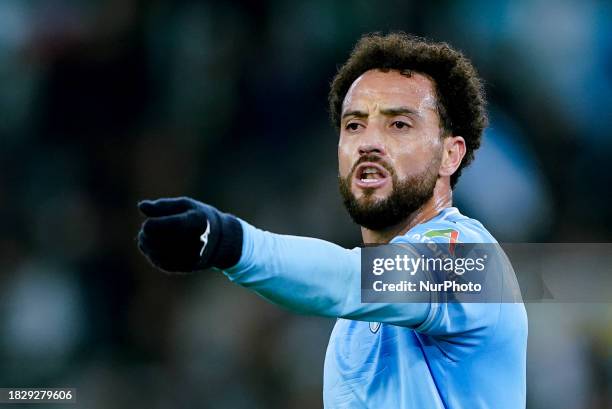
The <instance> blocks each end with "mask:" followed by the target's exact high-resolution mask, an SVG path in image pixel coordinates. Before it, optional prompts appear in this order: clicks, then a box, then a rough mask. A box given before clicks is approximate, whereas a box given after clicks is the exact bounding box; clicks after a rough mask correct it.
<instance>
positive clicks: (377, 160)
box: [348, 154, 395, 178]
mask: <svg viewBox="0 0 612 409" xmlns="http://www.w3.org/2000/svg"><path fill="white" fill-rule="evenodd" d="M364 162H372V163H376V164H378V165H380V166H382V167H383V168H385V170H386V171H387V172H389V175H391V176H395V169H393V167H392V166H391V165H390V164H389V163H387V162H386V161H385V160H384V159H382V158H381V157H380V156H379V155H372V154H370V155H363V156H361V157H360V158H359V159H357V161H356V162H355V163H354V164H353V167H352V168H351V171H350V172H349V175H348V176H349V178H350V177H352V176H353V175H354V174H355V169H357V166H359V165H361V164H362V163H364Z"/></svg>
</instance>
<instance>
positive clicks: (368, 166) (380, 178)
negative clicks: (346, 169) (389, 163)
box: [354, 162, 389, 189]
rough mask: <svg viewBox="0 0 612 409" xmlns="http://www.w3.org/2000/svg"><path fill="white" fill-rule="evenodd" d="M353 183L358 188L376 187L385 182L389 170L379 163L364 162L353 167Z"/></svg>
mask: <svg viewBox="0 0 612 409" xmlns="http://www.w3.org/2000/svg"><path fill="white" fill-rule="evenodd" d="M354 174H355V176H354V180H355V184H356V185H357V186H358V187H360V188H364V189H365V188H370V189H372V188H378V187H381V186H383V185H384V184H385V183H387V180H388V179H389V172H387V170H386V169H385V168H383V167H382V166H380V165H379V164H376V163H373V162H365V163H362V164H360V165H359V166H358V167H357V169H355V173H354Z"/></svg>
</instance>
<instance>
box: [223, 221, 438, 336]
mask: <svg viewBox="0 0 612 409" xmlns="http://www.w3.org/2000/svg"><path fill="white" fill-rule="evenodd" d="M241 223H242V228H243V248H242V256H241V258H240V261H239V263H238V264H237V265H236V266H234V267H232V268H230V269H227V270H226V271H225V274H226V275H227V276H228V277H229V279H230V280H232V281H233V282H235V283H237V284H239V285H241V286H243V287H247V288H249V289H251V290H253V291H255V292H256V293H258V294H259V295H261V296H263V297H264V298H266V299H268V300H269V301H271V302H273V303H275V304H279V305H281V306H283V307H285V308H288V309H290V310H293V311H297V312H301V313H306V314H314V315H322V316H329V317H344V318H351V319H356V320H364V321H381V322H389V323H395V324H398V325H406V326H416V325H418V324H420V323H421V322H422V321H423V320H424V319H425V317H426V316H427V312H428V311H429V304H426V303H425V304H422V303H403V304H378V303H377V304H373V303H370V304H368V303H361V292H360V291H361V289H360V287H361V285H360V283H361V278H360V275H361V268H360V263H361V258H360V249H355V250H348V249H344V248H342V247H340V246H337V245H335V244H333V243H330V242H327V241H324V240H319V239H314V238H307V237H297V236H286V235H279V234H274V233H270V232H266V231H262V230H259V229H257V228H255V227H253V226H251V225H249V224H248V223H245V222H243V221H241Z"/></svg>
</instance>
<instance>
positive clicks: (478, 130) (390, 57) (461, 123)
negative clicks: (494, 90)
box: [329, 32, 487, 187]
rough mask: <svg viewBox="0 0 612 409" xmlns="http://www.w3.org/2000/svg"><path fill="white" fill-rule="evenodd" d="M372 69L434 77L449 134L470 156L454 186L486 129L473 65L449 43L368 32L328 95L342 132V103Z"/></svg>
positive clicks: (440, 112) (453, 180)
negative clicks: (461, 141) (457, 138)
mask: <svg viewBox="0 0 612 409" xmlns="http://www.w3.org/2000/svg"><path fill="white" fill-rule="evenodd" d="M371 69H380V70H383V71H387V70H399V71H401V72H402V73H406V74H408V75H410V74H409V73H410V72H413V71H414V72H418V73H421V74H425V75H427V76H428V77H429V78H431V79H432V80H433V82H434V84H435V88H436V99H437V110H438V115H439V117H440V126H441V128H442V131H443V134H444V136H449V135H460V136H462V137H463V138H464V139H465V143H466V154H465V157H464V158H463V161H462V163H461V165H460V166H459V168H458V169H457V171H456V172H455V173H454V174H453V175H452V176H451V186H452V187H454V186H455V184H456V183H457V180H458V179H459V176H460V175H461V170H462V169H463V168H464V167H465V166H467V165H469V163H470V162H471V161H472V160H473V159H474V151H476V150H477V149H478V148H479V147H480V139H481V136H482V132H483V130H484V129H485V127H486V126H487V113H486V101H485V96H484V89H483V84H482V81H481V79H480V78H479V76H478V73H477V72H476V69H475V68H474V66H473V65H472V64H471V62H470V61H469V60H468V59H467V58H466V57H465V56H464V55H463V54H462V53H461V52H459V51H457V50H455V49H453V48H451V46H449V45H448V44H446V43H434V42H431V41H428V40H426V39H423V38H419V37H415V36H412V35H408V34H406V33H403V32H395V33H391V34H388V35H381V34H379V33H372V34H366V35H364V36H363V37H361V39H360V40H359V41H358V42H357V44H356V45H355V48H354V49H353V51H352V52H351V55H350V57H349V59H348V60H347V61H346V63H344V65H343V66H342V67H340V69H339V70H338V73H337V74H336V76H335V77H334V79H333V81H332V83H331V89H330V91H329V109H330V117H331V121H332V123H333V124H334V126H335V127H336V129H338V130H339V128H340V118H341V115H342V103H343V101H344V97H345V96H346V93H347V92H348V90H349V88H350V87H351V85H352V84H353V82H354V81H355V80H356V79H357V78H358V77H359V76H361V74H363V73H364V72H366V71H368V70H371Z"/></svg>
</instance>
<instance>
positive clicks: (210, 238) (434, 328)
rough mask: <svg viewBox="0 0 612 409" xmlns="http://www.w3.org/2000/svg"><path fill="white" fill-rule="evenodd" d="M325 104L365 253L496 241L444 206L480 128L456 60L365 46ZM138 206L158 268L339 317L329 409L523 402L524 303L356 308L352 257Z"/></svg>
mask: <svg viewBox="0 0 612 409" xmlns="http://www.w3.org/2000/svg"><path fill="white" fill-rule="evenodd" d="M329 102H330V109H331V116H332V120H333V122H334V125H335V126H336V127H338V129H339V134H340V140H339V144H338V161H339V183H340V191H341V194H342V197H343V199H344V203H345V205H346V207H347V209H348V211H349V213H350V215H351V217H352V218H353V220H354V221H355V222H356V223H358V224H359V225H360V226H361V232H362V237H363V242H364V243H366V244H384V243H404V244H406V245H408V246H410V245H412V244H411V243H415V242H423V241H431V242H436V243H444V242H446V243H448V240H449V239H448V238H447V236H446V235H445V234H431V233H432V232H434V233H435V232H449V231H450V232H452V233H453V234H454V235H455V236H453V237H455V238H457V237H460V239H461V241H462V242H464V243H495V239H494V238H493V237H492V236H491V235H490V234H489V233H488V232H487V230H486V229H485V228H484V227H483V226H482V224H480V223H479V222H478V221H476V220H473V219H470V218H468V217H466V216H463V215H462V214H461V213H459V211H458V210H457V209H456V208H454V207H452V188H453V187H454V185H455V183H456V182H457V179H458V178H459V175H460V173H461V169H462V168H463V167H465V166H466V165H467V164H468V163H469V162H470V161H471V160H472V158H473V156H474V151H475V150H476V149H478V147H479V145H480V138H481V134H482V131H483V129H484V127H485V126H486V113H485V106H484V105H485V103H484V97H483V92H482V86H481V82H480V80H479V78H478V76H477V74H476V71H475V70H474V68H473V67H472V65H471V64H470V62H469V61H468V60H467V59H466V58H465V57H463V55H461V54H460V53H459V52H457V51H455V50H453V49H452V48H450V47H449V46H448V45H446V44H439V43H431V42H427V41H425V40H421V39H418V38H415V37H411V36H408V35H406V34H403V33H394V34H390V35H387V36H381V35H369V36H365V37H363V38H362V39H361V40H360V41H359V42H358V44H357V45H356V47H355V49H354V50H353V52H352V54H351V56H350V58H349V60H348V61H347V62H346V63H345V64H344V66H342V67H341V68H340V70H339V72H338V74H337V75H336V77H335V79H334V81H333V83H332V86H331V91H330V98H329ZM139 208H140V210H141V211H142V212H143V214H144V215H146V216H147V217H148V219H147V220H146V221H145V222H144V223H143V225H142V228H141V231H140V233H139V246H140V249H141V251H142V252H143V253H144V254H145V255H146V256H147V257H148V258H149V260H150V261H151V262H152V263H153V264H154V265H155V266H157V267H159V268H161V269H163V270H166V271H171V272H172V271H183V272H186V271H196V270H201V269H205V268H208V267H215V268H217V269H219V270H223V271H224V273H225V274H226V275H227V277H228V278H229V279H230V280H232V281H233V282H235V283H237V284H239V285H241V286H244V287H246V288H249V289H250V290H252V291H255V292H257V293H258V294H260V295H262V296H263V297H265V298H266V299H268V300H270V301H272V302H274V303H277V304H279V305H282V306H284V307H286V308H289V309H291V310H293V311H297V312H301V313H308V314H315V315H321V316H328V317H337V318H338V320H337V322H336V325H335V327H334V330H333V332H332V334H331V339H330V342H329V346H328V349H327V354H326V358H325V369H324V404H325V407H326V408H401V409H404V408H419V409H423V408H469V409H474V408H496V409H499V408H502V409H503V408H523V407H524V406H525V360H526V357H525V354H526V338H527V320H526V314H525V310H524V307H523V305H522V303H520V302H517V303H506V302H502V301H501V300H500V301H499V302H497V303H458V302H455V303H451V302H447V303H443V302H435V301H433V299H432V300H430V301H429V302H413V303H384V302H380V303H365V302H362V300H361V292H360V291H361V288H360V278H361V277H360V252H361V249H359V248H356V249H353V250H347V249H344V248H341V247H339V246H336V245H334V244H332V243H329V242H325V241H322V240H317V239H313V238H305V237H295V236H284V235H277V234H273V233H270V232H265V231H262V230H259V229H256V228H255V227H253V226H251V225H249V224H248V223H246V222H245V221H243V220H240V219H238V218H236V217H234V216H232V215H229V214H225V213H221V212H220V211H218V210H216V209H215V208H213V207H211V206H209V205H206V204H203V203H200V202H197V201H195V200H193V199H189V198H177V199H159V200H155V201H149V200H147V201H143V202H141V203H139ZM510 281H512V280H510ZM514 284H516V282H515V281H514ZM510 287H512V285H511V286H510Z"/></svg>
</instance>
